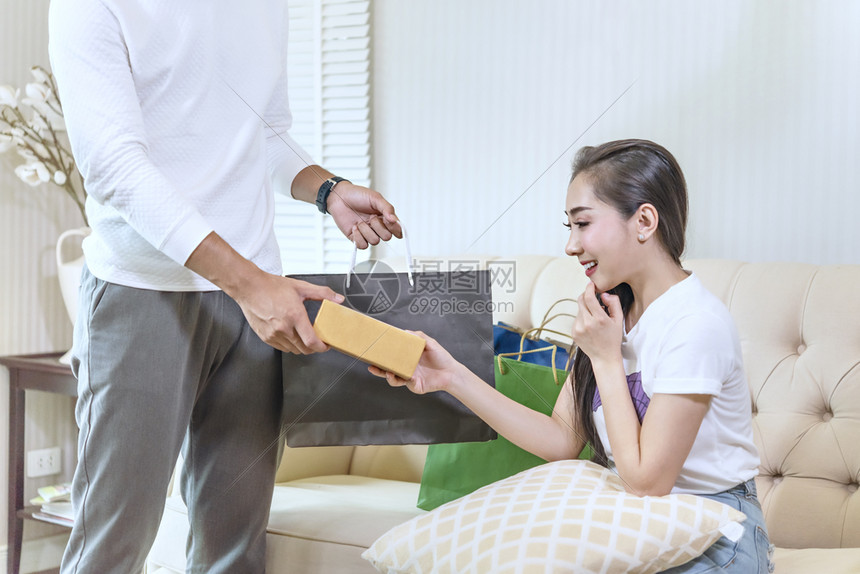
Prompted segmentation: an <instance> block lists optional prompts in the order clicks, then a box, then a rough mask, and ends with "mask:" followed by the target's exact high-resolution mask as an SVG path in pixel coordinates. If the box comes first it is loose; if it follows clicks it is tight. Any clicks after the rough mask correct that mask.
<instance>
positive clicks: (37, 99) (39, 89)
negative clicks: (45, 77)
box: [21, 84, 51, 107]
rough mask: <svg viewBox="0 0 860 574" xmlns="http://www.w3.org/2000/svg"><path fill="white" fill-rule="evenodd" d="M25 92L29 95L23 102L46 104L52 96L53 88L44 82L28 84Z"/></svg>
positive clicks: (31, 104) (29, 104) (33, 104)
mask: <svg viewBox="0 0 860 574" xmlns="http://www.w3.org/2000/svg"><path fill="white" fill-rule="evenodd" d="M24 93H25V94H27V97H26V98H24V99H23V100H21V102H22V103H24V104H27V105H28V106H33V107H35V105H38V104H44V103H46V102H47V101H48V98H50V97H51V88H49V87H48V86H45V85H43V84H27V87H26V88H25V89H24Z"/></svg>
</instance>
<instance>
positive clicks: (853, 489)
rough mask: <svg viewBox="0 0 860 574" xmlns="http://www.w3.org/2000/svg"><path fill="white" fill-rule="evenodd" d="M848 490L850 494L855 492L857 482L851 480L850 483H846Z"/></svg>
mask: <svg viewBox="0 0 860 574" xmlns="http://www.w3.org/2000/svg"><path fill="white" fill-rule="evenodd" d="M848 492H850V493H852V494H853V493H855V492H857V483H856V482H852V483H851V484H849V485H848Z"/></svg>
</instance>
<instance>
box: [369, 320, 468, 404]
mask: <svg viewBox="0 0 860 574" xmlns="http://www.w3.org/2000/svg"><path fill="white" fill-rule="evenodd" d="M407 333H412V334H413V335H418V336H419V337H421V338H422V339H424V341H425V345H424V352H423V353H422V354H421V359H420V360H419V361H418V366H417V367H416V368H415V373H413V375H412V378H411V379H409V380H408V381H407V380H406V379H401V378H400V377H398V376H397V375H395V374H394V373H389V372H387V371H383V370H382V369H380V368H378V367H374V366H370V367H368V370H369V371H370V372H371V373H372V374H374V375H376V376H377V377H384V378H385V379H386V380H387V381H388V384H389V385H391V386H392V387H403V386H405V387H406V388H408V389H409V390H410V391H412V392H413V393H416V394H419V395H423V394H425V393H432V392H435V391H447V390H449V389H450V388H451V385H452V383H454V382H455V381H456V379H457V378H458V377H459V375H460V373H461V371H462V370H463V369H465V367H464V366H463V365H461V364H460V363H458V362H457V361H456V359H454V357H452V356H451V354H450V353H448V351H446V350H445V349H444V348H443V347H442V345H440V344H439V343H438V342H437V341H436V339H433V338H431V337H428V336H427V335H425V334H424V333H422V332H421V331H407Z"/></svg>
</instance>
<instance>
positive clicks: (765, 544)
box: [665, 478, 773, 574]
mask: <svg viewBox="0 0 860 574" xmlns="http://www.w3.org/2000/svg"><path fill="white" fill-rule="evenodd" d="M699 496H704V497H705V498H710V499H712V500H716V501H717V502H722V503H723V504H727V505H729V506H731V507H732V508H735V509H737V510H740V511H741V512H743V513H744V514H746V516H747V519H746V520H745V521H744V522H743V525H744V534H743V536H741V538H740V539H739V540H738V541H737V542H732V541H731V540H729V539H728V538H726V537H725V536H723V537H722V538H720V539H719V540H717V541H716V542H715V543H714V544H713V546H711V547H710V548H708V549H707V550H705V553H704V554H702V555H701V556H699V557H698V558H696V559H694V560H690V561H689V562H687V563H686V564H682V565H681V566H676V567H675V568H670V569H669V570H666V571H665V572H667V573H670V574H704V573H706V572H708V573H710V572H714V573H717V572H719V573H732V574H768V573H769V572H773V562H772V557H773V544H771V543H770V540H769V538H768V535H767V527H766V526H765V523H764V515H763V514H762V511H761V505H760V504H759V501H758V496H757V495H756V489H755V479H752V478H751V479H749V480H748V481H747V482H744V483H742V484H739V485H737V486H736V487H734V488H730V489H729V490H727V491H725V492H718V493H717V494H702V495H699Z"/></svg>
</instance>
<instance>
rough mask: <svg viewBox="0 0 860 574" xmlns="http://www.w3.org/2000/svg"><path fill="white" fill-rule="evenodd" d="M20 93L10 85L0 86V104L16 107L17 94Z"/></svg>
mask: <svg viewBox="0 0 860 574" xmlns="http://www.w3.org/2000/svg"><path fill="white" fill-rule="evenodd" d="M20 94H21V91H20V90H16V89H14V88H13V87H12V86H0V106H9V107H10V108H17V107H18V96H19V95H20Z"/></svg>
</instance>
